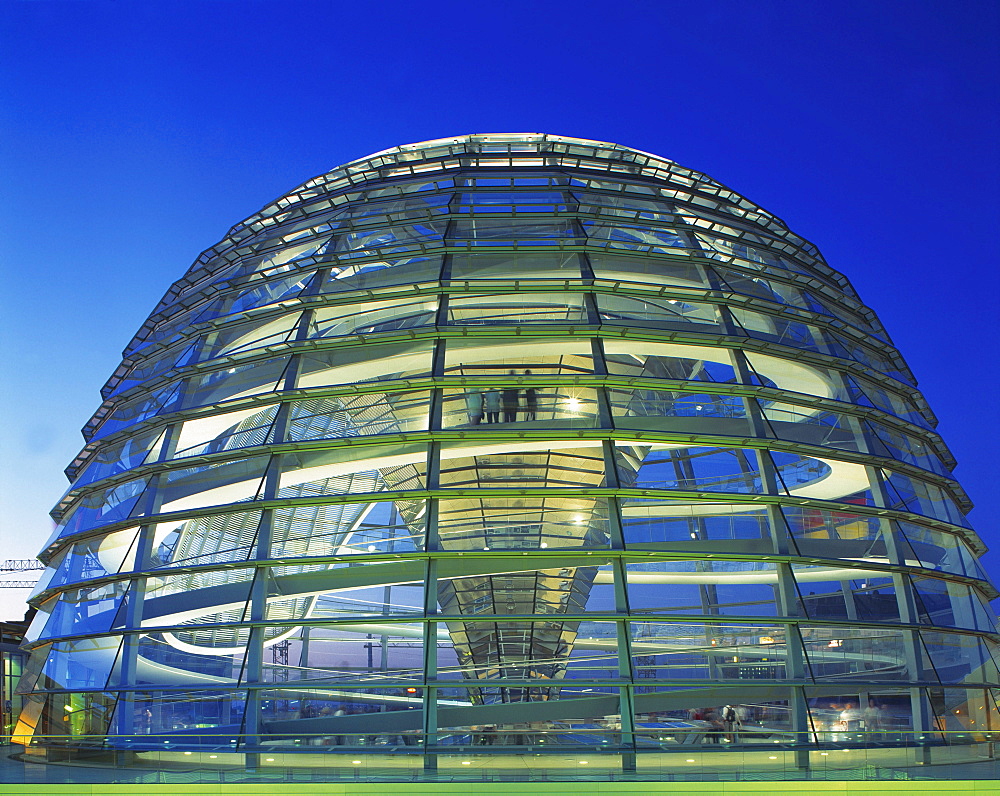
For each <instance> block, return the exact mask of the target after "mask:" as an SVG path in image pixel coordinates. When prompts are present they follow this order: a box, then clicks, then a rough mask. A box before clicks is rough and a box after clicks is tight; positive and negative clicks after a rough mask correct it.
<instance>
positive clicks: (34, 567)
mask: <svg viewBox="0 0 1000 796" xmlns="http://www.w3.org/2000/svg"><path fill="white" fill-rule="evenodd" d="M43 569H45V564H43V563H42V562H41V561H38V560H37V559H34V558H8V559H7V560H6V561H4V562H3V563H2V564H0V573H6V572H40V571H42V570H43ZM36 582H37V580H0V589H33V588H35V583H36Z"/></svg>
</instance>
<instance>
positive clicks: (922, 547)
mask: <svg viewBox="0 0 1000 796" xmlns="http://www.w3.org/2000/svg"><path fill="white" fill-rule="evenodd" d="M893 524H894V526H895V527H896V528H898V534H899V536H900V537H901V541H902V543H903V544H902V546H903V549H904V551H906V552H904V553H903V558H904V563H906V564H907V565H909V566H914V567H924V568H926V569H937V570H941V571H943V572H955V573H957V574H959V575H968V576H969V577H972V578H978V579H980V580H988V577H987V576H986V573H985V572H984V571H983V568H982V567H981V566H980V565H979V561H977V560H976V556H975V555H974V554H973V553H972V551H971V550H969V548H968V546H967V545H966V544H965V542H964V541H962V539H960V538H959V537H958V536H956V535H954V534H950V533H945V532H944V531H937V530H933V529H931V528H926V527H924V526H923V525H915V524H914V523H912V522H903V521H901V520H893Z"/></svg>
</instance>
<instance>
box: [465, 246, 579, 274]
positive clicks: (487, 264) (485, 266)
mask: <svg viewBox="0 0 1000 796" xmlns="http://www.w3.org/2000/svg"><path fill="white" fill-rule="evenodd" d="M581 276H582V274H581V271H580V255H578V254H571V253H568V252H552V253H551V254H523V253H520V252H511V253H505V254H486V253H484V254H476V255H475V256H471V255H468V254H455V255H452V258H451V278H452V279H454V280H461V279H470V280H471V279H504V280H508V281H509V280H511V279H514V278H516V279H518V280H521V279H525V280H536V279H560V280H565V279H573V280H576V279H580V278H581Z"/></svg>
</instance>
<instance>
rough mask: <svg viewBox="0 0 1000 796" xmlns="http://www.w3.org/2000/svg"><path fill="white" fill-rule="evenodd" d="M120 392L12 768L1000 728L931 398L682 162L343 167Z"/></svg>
mask: <svg viewBox="0 0 1000 796" xmlns="http://www.w3.org/2000/svg"><path fill="white" fill-rule="evenodd" d="M103 396H104V403H103V404H102V406H101V408H100V409H99V410H98V412H97V413H96V414H95V415H94V418H93V420H92V421H91V422H90V423H89V424H88V425H87V427H86V429H85V435H86V438H87V440H88V441H87V444H86V447H85V448H84V450H83V451H82V452H81V453H80V455H79V457H78V458H77V459H76V460H75V461H74V462H73V464H72V465H71V466H70V467H69V469H68V470H67V473H68V475H69V477H70V479H71V481H72V487H71V489H70V491H69V492H68V493H67V494H66V496H65V497H64V498H63V500H62V501H61V503H60V504H59V506H58V507H57V508H56V509H55V512H54V517H55V518H56V519H57V521H58V523H59V526H58V528H57V530H56V531H55V533H54V534H53V537H52V539H51V540H50V541H49V542H48V543H47V545H46V547H45V550H44V551H43V553H42V559H43V560H44V561H45V562H46V563H47V564H48V569H47V571H46V573H45V575H44V576H43V578H42V580H41V581H40V583H39V585H38V587H37V589H36V590H35V592H34V594H33V596H32V602H33V604H35V605H37V607H38V615H37V618H36V620H35V623H34V625H33V626H32V628H31V630H30V632H29V634H28V639H29V642H30V645H31V648H32V658H31V663H30V665H29V668H28V672H29V673H28V675H27V676H26V678H25V679H24V680H23V681H22V689H26V690H27V691H29V692H30V696H29V701H28V706H27V708H26V709H25V711H24V713H23V714H22V717H21V723H20V727H19V730H18V733H19V737H21V738H22V739H26V738H31V737H35V738H36V739H38V738H42V739H44V737H46V736H51V735H63V736H69V737H71V738H73V737H88V736H93V735H105V734H107V735H109V736H111V740H110V741H109V743H112V744H113V745H114V744H117V745H120V746H128V745H129V744H132V745H133V747H134V745H135V744H137V743H139V742H140V741H142V739H144V738H146V737H147V736H156V737H157V738H158V739H160V740H162V739H163V738H164V737H166V738H168V739H169V738H170V737H173V736H176V738H177V740H178V742H181V741H183V739H185V738H186V739H187V741H186V742H187V743H190V744H193V745H194V746H195V747H198V748H209V747H211V746H215V745H221V746H223V747H225V746H226V745H227V744H230V743H231V744H233V746H231V747H229V748H231V749H235V750H247V751H251V752H252V751H255V750H261V749H265V750H270V749H287V750H299V751H303V752H308V751H315V749H316V744H315V743H313V744H311V743H310V742H307V741H303V740H302V739H303V738H307V739H308V738H314V739H318V740H317V741H316V743H320V744H322V745H323V748H324V750H326V751H331V750H332V751H350V750H357V749H358V748H360V747H365V748H367V749H369V750H371V749H375V750H377V749H380V748H389V747H392V748H398V749H399V750H402V751H409V752H414V751H420V752H421V753H422V754H423V755H425V756H426V757H427V758H428V759H431V758H433V756H434V755H435V754H444V753H447V751H448V750H449V749H454V748H456V747H462V746H465V745H469V746H479V745H487V746H490V747H491V750H492V751H496V750H501V749H504V750H509V751H525V750H531V751H532V752H538V751H543V750H544V749H561V750H565V749H574V748H587V749H591V750H592V749H593V748H594V747H595V746H596V747H599V748H600V749H602V750H604V751H605V752H606V753H608V754H616V755H622V757H623V760H625V761H626V765H635V759H636V757H635V756H636V755H638V757H639V760H640V763H639V764H640V765H641V759H642V753H643V752H647V751H654V750H655V751H662V750H670V749H672V748H678V747H682V746H683V745H684V744H689V743H698V742H702V741H711V740H716V741H719V742H720V748H721V745H722V744H725V743H728V745H729V746H730V747H732V748H737V747H745V746H746V745H748V744H759V743H774V742H775V741H780V742H782V743H786V742H787V743H792V744H796V745H797V746H798V747H799V748H807V747H809V746H815V745H822V744H823V743H826V742H832V741H836V742H838V743H842V744H848V745H851V744H862V743H870V742H871V740H872V738H874V737H876V736H877V737H878V739H880V740H881V741H883V742H888V741H889V740H891V739H890V735H892V738H895V739H896V740H901V739H904V738H906V739H908V741H909V740H913V739H914V738H919V739H920V740H921V741H924V740H925V739H926V742H931V741H932V740H933V739H935V738H937V737H938V736H939V734H940V733H942V732H945V731H947V730H962V731H972V732H975V731H980V730H989V729H992V730H997V729H1000V726H998V723H997V722H998V715H997V710H996V702H995V699H994V692H993V691H991V690H990V689H994V688H996V687H997V686H998V684H1000V683H998V676H1000V675H998V669H997V655H998V653H997V648H996V646H995V641H996V636H995V635H994V634H995V632H996V627H995V625H994V617H993V616H992V614H991V612H990V611H989V609H988V606H987V602H986V601H987V600H988V599H990V598H992V597H994V596H996V594H997V592H996V590H995V589H994V587H993V586H992V585H991V584H990V583H989V582H988V580H987V578H986V576H985V575H984V573H983V572H982V570H981V569H980V567H979V565H978V563H977V557H978V556H979V555H980V554H981V553H982V552H983V551H984V547H983V545H982V542H981V541H980V540H979V538H978V537H977V536H976V534H975V533H974V532H973V531H972V530H971V529H970V527H969V526H968V524H967V523H966V521H965V519H964V513H965V512H966V511H967V510H968V509H969V507H970V506H969V502H968V500H967V498H966V496H965V494H964V493H963V492H962V490H961V488H960V487H959V486H958V484H957V483H956V482H955V481H954V480H953V479H952V478H951V475H950V473H951V469H952V467H953V465H954V462H953V460H952V458H951V455H950V454H949V452H948V450H947V448H946V447H945V445H944V443H943V442H942V441H941V439H940V438H939V437H938V435H937V434H936V433H935V431H934V426H935V419H934V416H933V414H932V413H931V411H930V410H929V408H928V407H927V405H926V403H925V401H924V399H923V397H922V396H921V395H920V393H919V392H918V391H917V389H916V386H915V382H914V380H913V377H912V375H911V373H910V371H909V370H908V369H907V367H906V364H905V363H904V362H903V360H902V358H901V357H900V355H899V353H898V352H897V351H896V349H895V348H894V347H893V346H892V343H891V341H890V339H889V337H888V335H887V334H886V332H885V330H884V329H883V328H882V326H881V324H880V323H879V321H878V319H877V317H876V316H875V314H874V313H873V312H872V311H871V310H870V309H868V308H867V307H866V306H865V305H864V304H862V303H861V301H860V300H859V298H858V297H857V295H856V294H855V292H854V290H853V289H852V287H851V285H850V284H849V283H848V281H847V280H846V279H845V278H844V277H843V276H842V275H841V274H839V273H838V272H836V271H835V270H833V269H831V268H830V267H829V266H828V265H827V264H826V263H825V262H824V261H823V259H822V257H821V255H820V254H819V252H818V251H817V250H816V248H815V247H814V246H812V245H811V244H810V243H808V242H807V241H805V240H803V239H802V238H800V237H798V236H796V235H795V234H793V233H792V232H790V231H789V230H788V229H787V228H786V226H785V225H784V224H783V222H782V221H781V220H780V219H778V218H776V217H775V216H773V215H771V214H770V213H768V212H766V211H764V210H762V209H761V208H759V207H757V206H756V205H754V204H753V203H751V202H750V201H748V200H747V199H745V198H743V197H742V196H739V195H738V194H736V193H734V192H733V191H731V190H729V189H727V188H726V187H724V186H723V185H721V184H719V183H718V182H716V181H714V180H712V179H711V178H709V177H707V176H705V175H703V174H699V173H698V172H694V171H691V170H689V169H685V168H682V167H680V166H678V165H676V164H674V163H672V162H670V161H667V160H664V159H662V158H659V157H656V156H653V155H649V154H645V153H642V152H638V151H635V150H632V149H628V148H625V147H621V146H617V145H612V144H603V143H598V142H593V141H584V140H579V139H571V138H563V137H558V136H550V135H540V134H517V135H472V136H465V137H460V138H454V139H443V140H438V141H431V142H425V143H421V144H414V145H409V146H403V147H399V148H396V149H392V150H388V151H386V152H382V153H378V154H376V155H372V156H370V157H368V158H365V159H362V160H358V161H355V162H352V163H349V164H347V165H345V166H342V167H340V168H338V169H335V170H333V171H331V172H329V173H328V174H325V175H323V176H321V177H318V178H316V179H313V180H310V181H309V182H307V183H305V184H304V185H303V186H301V187H300V188H297V189H296V190H294V191H292V192H291V193H289V194H288V195H286V196H284V197H282V198H280V199H278V200H277V201H275V202H273V203H272V204H270V205H268V206H267V207H265V208H264V209H263V210H261V211H260V212H259V213H257V214H256V215H254V216H252V217H251V218H249V219H247V220H246V221H244V222H243V223H241V224H238V225H237V226H235V227H233V229H232V230H231V231H230V232H229V234H228V236H227V237H226V238H225V239H224V240H223V241H222V242H221V243H219V244H218V245H217V246H215V247H214V248H212V249H209V250H208V251H206V252H205V253H204V254H203V255H202V256H201V257H200V258H199V259H198V260H197V261H196V262H195V264H194V265H193V266H192V267H191V269H190V270H189V271H188V273H187V274H186V275H185V276H184V277H183V278H181V279H180V280H179V281H178V282H176V283H175V284H174V285H173V286H172V287H171V288H170V290H169V291H168V292H167V294H166V296H165V297H164V298H163V300H162V301H161V303H160V304H159V305H158V306H157V308H156V310H155V311H154V312H153V314H152V315H151V316H150V317H149V319H148V321H147V322H146V323H145V324H144V325H143V326H142V328H141V330H140V331H139V333H138V334H137V335H136V337H135V338H134V339H133V340H132V342H131V343H130V344H129V346H128V348H127V349H126V351H125V356H124V360H123V362H122V364H121V366H120V367H119V368H118V369H117V370H116V371H115V373H114V375H113V376H112V378H111V379H110V380H109V381H108V383H107V385H106V387H105V388H104V390H103ZM70 706H72V707H70ZM193 727H197V728H198V730H197V733H198V735H197V737H193V738H192V737H191V733H192V729H191V728H193ZM935 733H937V734H938V735H935ZM592 753H593V752H592Z"/></svg>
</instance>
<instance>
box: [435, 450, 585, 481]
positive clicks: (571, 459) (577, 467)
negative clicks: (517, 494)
mask: <svg viewBox="0 0 1000 796" xmlns="http://www.w3.org/2000/svg"><path fill="white" fill-rule="evenodd" d="M604 485H605V478H604V456H603V451H602V448H601V443H600V441H599V440H578V441H576V442H570V441H559V440H551V441H545V440H540V441H538V442H523V441H521V442H492V443H484V442H466V441H462V442H442V443H441V486H442V487H444V488H448V489H465V488H471V487H485V488H508V489H509V488H524V487H528V488H541V487H579V486H583V487H588V486H589V487H600V486H604Z"/></svg>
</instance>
